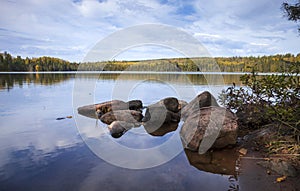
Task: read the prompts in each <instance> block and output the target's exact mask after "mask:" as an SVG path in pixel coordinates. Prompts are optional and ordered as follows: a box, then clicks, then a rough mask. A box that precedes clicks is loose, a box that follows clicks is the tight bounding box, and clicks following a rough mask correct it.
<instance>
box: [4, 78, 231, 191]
mask: <svg viewBox="0 0 300 191" xmlns="http://www.w3.org/2000/svg"><path fill="white" fill-rule="evenodd" d="M87 76H88V75H87ZM137 76H138V77H137ZM143 76H144V75H143ZM88 77H89V78H97V79H98V78H99V77H100V78H102V79H99V80H100V81H101V85H103V86H102V88H103V87H107V88H109V87H111V86H113V83H112V81H114V80H115V79H116V78H118V75H115V77H114V76H113V75H100V76H99V75H90V76H88ZM127 77H128V80H135V78H141V79H142V76H141V75H128V76H127ZM144 77H145V76H144ZM156 77H157V76H156ZM156 77H155V75H152V78H156ZM73 78H74V74H38V75H37V74H21V75H19V74H11V75H7V74H5V75H4V74H0V80H1V85H0V86H1V87H0V89H9V90H10V91H0V97H1V101H0V106H1V107H0V124H1V125H0V126H1V131H0V190H43V191H47V190H141V189H143V190H199V188H200V189H201V190H204V191H205V190H228V188H229V187H230V185H231V182H230V181H229V180H228V178H229V176H228V175H226V174H232V173H231V171H230V170H229V166H230V165H231V164H233V163H234V162H232V163H231V162H229V159H225V160H226V161H227V160H228V161H227V162H224V161H223V160H221V159H220V160H219V158H218V157H216V159H217V160H218V161H220V162H221V163H224V164H225V163H226V164H228V167H226V169H227V168H228V170H226V171H224V170H223V171H217V172H214V173H220V174H224V175H219V174H212V173H207V172H205V171H206V170H207V171H209V172H211V171H210V169H205V168H203V166H205V165H202V167H201V168H202V169H201V168H200V166H201V165H200V166H199V165H197V166H196V167H197V168H198V167H199V168H198V169H199V170H198V169H196V168H194V167H192V166H191V165H190V164H192V165H193V162H192V161H194V162H196V163H197V164H201V162H200V160H201V159H202V158H201V157H200V158H199V157H198V156H197V155H198V154H197V153H188V152H181V153H180V154H179V155H178V156H176V157H175V158H174V159H172V160H171V161H169V162H168V163H165V164H163V165H161V166H158V167H154V168H150V169H141V170H129V169H126V168H119V167H116V166H113V165H110V164H109V163H107V162H105V161H104V160H102V159H100V158H98V157H97V156H96V155H94V154H93V153H92V152H91V151H90V150H89V148H88V147H87V146H86V145H85V144H84V142H83V141H82V139H81V137H80V135H79V133H78V130H77V128H76V124H75V121H74V118H72V119H65V120H60V121H58V120H56V118H57V117H61V116H68V115H72V112H73V110H72V91H73V82H74V81H73ZM104 78H105V79H104ZM160 78H163V77H160ZM165 78H167V77H166V76H165ZM189 79H191V81H193V82H195V84H198V85H196V88H198V90H199V89H200V90H202V89H203V85H201V84H202V83H204V84H205V82H203V81H202V82H201V80H202V79H201V77H200V78H199V76H198V77H197V75H195V76H190V77H189ZM169 80H172V81H173V82H174V83H175V84H179V85H180V84H183V83H181V80H184V79H183V77H182V76H180V75H176V76H173V77H172V76H169ZM176 80H177V81H176ZM61 82H64V83H61ZM125 82H126V81H125ZM177 82H178V83H177ZM151 83H154V84H151V86H152V85H157V86H158V87H161V85H160V84H158V83H156V82H155V80H153V81H151ZM230 83H231V82H230ZM31 84H37V85H31ZM163 88H164V87H163ZM161 89H162V88H161ZM159 90H160V89H159V88H158V91H156V92H155V94H157V97H159V98H161V97H162V95H163V93H164V92H163V91H162V90H160V91H159ZM88 93H89V92H88ZM96 93H97V92H96ZM150 93H151V92H150ZM150 97H151V95H150V94H149V95H147V96H145V100H143V102H146V103H152V102H154V101H157V100H153V99H151V98H150ZM97 100H99V101H100V102H101V101H102V100H110V97H109V95H108V94H105V92H101V95H100V96H99V98H98V97H97ZM88 120H91V124H95V122H96V121H95V119H88ZM99 123H100V122H99ZM180 125H181V124H179V126H178V127H177V124H171V125H170V126H162V128H160V129H158V130H156V131H154V132H151V134H148V133H147V129H144V128H143V127H139V128H133V129H130V130H129V131H128V132H127V133H126V134H125V135H124V136H122V137H121V138H119V139H114V140H116V141H118V143H120V144H123V145H124V146H127V145H126V143H128V144H132V145H133V146H136V147H135V148H137V149H140V148H141V149H143V148H149V147H155V146H157V145H159V144H162V143H163V142H164V141H166V139H168V138H170V136H171V135H173V134H174V132H175V131H178V130H179V128H180ZM99 128H102V127H99V126H96V127H95V125H90V126H88V127H87V128H86V129H85V130H86V132H83V134H84V135H85V136H87V137H88V139H90V140H91V139H98V138H101V137H103V134H100V132H99ZM104 133H108V131H104ZM178 138H179V137H178ZM108 151H109V149H108ZM111 152H113V150H111ZM190 155H191V156H192V157H190ZM228 155H231V154H228ZM186 156H187V157H186ZM149 157H150V156H149ZM151 157H152V156H151ZM153 157H155V156H153ZM222 157H224V158H225V157H226V156H223V155H222ZM137 162H139V161H137ZM212 163H213V164H216V163H214V162H212ZM219 167H220V168H225V167H224V166H223V165H222V164H221V165H220V166H219ZM230 169H231V166H230ZM216 170H218V168H216ZM216 182H217V184H216Z"/></svg>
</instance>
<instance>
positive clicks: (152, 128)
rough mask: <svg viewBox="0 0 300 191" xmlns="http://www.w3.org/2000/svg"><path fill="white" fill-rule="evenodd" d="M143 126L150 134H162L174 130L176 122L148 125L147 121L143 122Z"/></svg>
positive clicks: (176, 125) (176, 126)
mask: <svg viewBox="0 0 300 191" xmlns="http://www.w3.org/2000/svg"><path fill="white" fill-rule="evenodd" d="M144 128H145V130H146V131H147V133H149V134H150V135H152V136H163V135H165V134H167V133H169V132H172V131H176V129H177V128H178V123H168V124H163V125H162V126H161V127H159V128H157V126H153V125H150V124H148V123H145V124H144Z"/></svg>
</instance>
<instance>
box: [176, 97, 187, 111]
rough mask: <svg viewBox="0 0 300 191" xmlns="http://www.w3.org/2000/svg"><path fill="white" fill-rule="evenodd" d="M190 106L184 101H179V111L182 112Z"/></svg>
mask: <svg viewBox="0 0 300 191" xmlns="http://www.w3.org/2000/svg"><path fill="white" fill-rule="evenodd" d="M187 105H188V102H186V101H184V100H178V110H179V111H181V110H182V109H183V108H184V107H185V106H187Z"/></svg>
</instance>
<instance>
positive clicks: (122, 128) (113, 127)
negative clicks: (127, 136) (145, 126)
mask: <svg viewBox="0 0 300 191" xmlns="http://www.w3.org/2000/svg"><path fill="white" fill-rule="evenodd" d="M134 126H135V124H133V123H127V122H126V121H114V122H112V123H111V124H110V125H109V126H108V130H109V132H110V134H111V136H112V137H114V138H119V137H121V136H122V135H123V134H124V133H125V132H126V131H128V130H129V129H131V128H133V127H134Z"/></svg>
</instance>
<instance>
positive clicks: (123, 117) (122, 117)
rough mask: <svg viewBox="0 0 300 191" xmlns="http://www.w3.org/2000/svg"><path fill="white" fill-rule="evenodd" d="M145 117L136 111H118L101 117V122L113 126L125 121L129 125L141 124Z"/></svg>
mask: <svg viewBox="0 0 300 191" xmlns="http://www.w3.org/2000/svg"><path fill="white" fill-rule="evenodd" d="M142 118H143V115H142V113H141V112H139V111H135V110H117V111H110V112H108V113H105V114H104V115H102V116H101V117H100V120H101V121H102V122H103V123H105V124H108V125H109V124H111V123H112V122H114V121H125V122H127V123H139V122H141V120H142Z"/></svg>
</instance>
